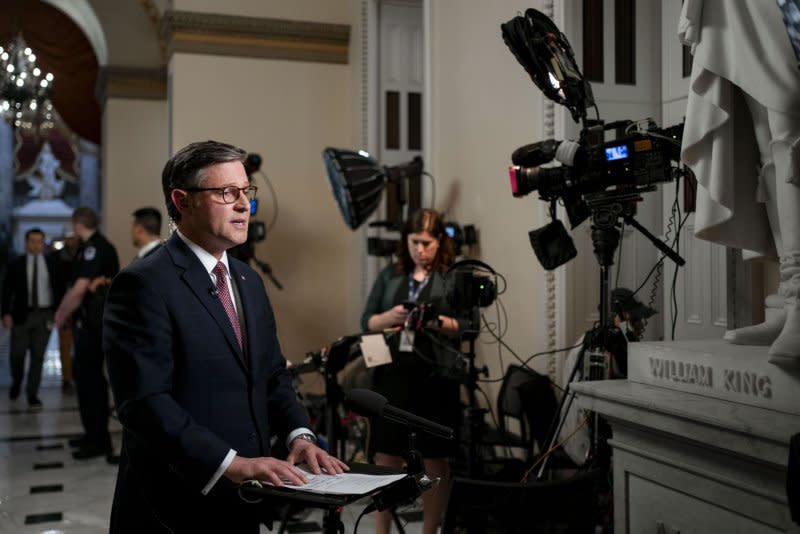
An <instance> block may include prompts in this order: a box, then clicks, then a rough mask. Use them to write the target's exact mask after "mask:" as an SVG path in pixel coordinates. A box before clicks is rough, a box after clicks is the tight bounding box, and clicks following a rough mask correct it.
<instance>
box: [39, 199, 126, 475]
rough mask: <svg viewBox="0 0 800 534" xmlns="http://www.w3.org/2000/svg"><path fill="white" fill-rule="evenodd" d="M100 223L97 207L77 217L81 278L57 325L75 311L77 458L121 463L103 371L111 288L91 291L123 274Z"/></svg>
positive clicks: (64, 301) (74, 219) (57, 316)
mask: <svg viewBox="0 0 800 534" xmlns="http://www.w3.org/2000/svg"><path fill="white" fill-rule="evenodd" d="M98 225H99V220H98V218H97V214H96V213H95V212H94V211H93V210H92V209H91V208H85V207H84V208H78V209H76V210H75V211H74V212H73V214H72V227H73V230H74V232H75V234H76V235H77V236H78V237H79V238H80V240H81V243H82V248H81V249H80V251H79V252H78V260H77V264H76V267H75V276H74V281H73V283H72V287H70V288H69V291H67V293H66V295H64V298H63V299H62V300H61V304H60V305H59V306H58V310H56V314H55V321H56V325H57V326H58V327H59V328H60V327H62V326H64V325H65V324H66V322H67V320H68V319H69V317H71V316H72V314H73V312H75V311H79V313H78V315H77V316H76V317H75V326H74V330H73V331H74V336H75V361H74V364H75V369H74V370H75V385H76V388H77V392H78V409H79V411H80V415H81V423H82V424H83V429H84V431H85V434H84V436H83V437H82V438H80V439H79V440H78V441H77V443H76V444H77V445H78V450H77V451H75V452H73V453H72V457H73V458H75V459H76V460H86V459H89V458H95V457H98V456H106V458H107V459H108V461H109V462H111V463H115V462H116V460H117V457H115V456H114V455H113V453H112V451H113V448H112V443H111V435H110V434H109V432H108V419H109V398H108V382H107V381H106V377H105V372H104V370H103V349H102V329H101V327H102V313H103V306H104V302H105V295H106V291H107V286H105V285H102V284H101V287H96V288H94V291H91V290H90V286H91V285H92V281H93V280H96V279H98V278H100V277H103V278H108V279H111V278H113V277H114V276H115V275H116V274H117V272H118V271H119V258H118V256H117V249H116V248H114V245H112V244H111V243H110V242H109V241H108V239H106V238H105V236H103V234H101V233H100V232H99V230H98Z"/></svg>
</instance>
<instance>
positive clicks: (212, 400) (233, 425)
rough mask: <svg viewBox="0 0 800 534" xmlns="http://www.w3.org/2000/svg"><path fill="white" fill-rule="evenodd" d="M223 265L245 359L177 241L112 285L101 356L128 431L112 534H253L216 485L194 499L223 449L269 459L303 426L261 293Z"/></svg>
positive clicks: (224, 487)
mask: <svg viewBox="0 0 800 534" xmlns="http://www.w3.org/2000/svg"><path fill="white" fill-rule="evenodd" d="M229 265H230V273H231V276H232V278H233V280H234V281H235V283H236V285H237V288H238V291H239V295H240V297H241V303H242V308H243V315H244V319H245V328H246V331H247V342H248V347H247V349H248V350H247V356H246V355H245V354H244V353H243V352H242V350H241V348H240V347H239V344H238V342H237V340H236V336H235V334H234V331H233V328H232V326H231V325H230V321H229V320H228V316H227V315H226V314H225V310H224V308H223V306H222V303H221V302H220V301H219V299H218V298H217V297H216V294H215V292H214V291H212V290H213V286H212V283H211V278H210V277H209V275H208V273H207V272H206V270H205V268H204V267H203V265H202V263H201V262H200V260H199V259H198V258H197V256H195V254H194V253H193V252H192V251H191V249H189V247H187V246H186V244H185V243H184V242H183V241H182V240H181V239H180V237H178V236H177V235H174V236H172V238H170V239H169V240H168V241H167V243H166V244H165V245H164V246H162V247H159V248H158V249H157V251H156V252H154V253H153V254H151V255H150V256H148V257H146V258H143V259H141V260H140V261H137V262H134V263H133V264H132V265H131V266H129V267H128V268H126V269H125V270H123V271H122V272H120V273H119V274H118V275H117V276H116V278H115V279H114V281H113V283H112V285H111V288H110V290H109V293H108V298H107V301H106V307H105V314H104V321H103V346H104V351H105V355H106V359H107V363H108V373H109V378H110V381H111V388H112V390H113V393H114V399H115V401H116V406H117V412H118V414H119V420H120V422H121V423H122V426H123V429H124V432H123V448H122V454H121V461H120V468H119V474H118V477H117V487H116V492H115V496H114V504H113V507H112V514H111V532H170V531H173V532H184V531H191V530H192V529H194V531H202V532H211V531H215V530H219V529H223V530H220V531H226V532H240V531H245V530H247V531H252V528H253V526H254V525H255V528H256V532H257V520H255V519H254V514H257V511H256V510H255V508H256V507H254V506H253V505H245V504H244V503H243V501H241V500H240V499H239V498H238V496H237V495H236V491H235V489H236V488H235V487H234V485H233V484H232V483H230V482H229V481H228V480H227V479H226V478H225V477H224V476H223V477H221V478H220V479H219V481H218V482H217V484H216V485H215V486H214V487H213V488H212V490H211V491H210V492H209V493H208V495H205V496H204V495H202V493H201V490H202V489H203V488H204V487H205V486H206V484H207V483H208V482H209V480H210V479H211V478H212V476H213V475H214V473H215V472H216V470H217V469H218V468H219V467H220V464H221V463H222V461H223V460H224V458H225V456H226V455H227V454H228V451H229V450H230V449H235V450H236V451H237V454H238V455H239V456H245V457H258V456H268V455H269V454H270V438H271V437H273V436H276V435H277V436H280V437H281V438H284V437H285V436H286V434H288V433H289V432H290V431H292V430H294V429H296V428H299V427H301V426H305V427H307V426H309V423H308V418H307V415H306V413H305V410H304V409H303V407H302V406H301V405H300V403H299V402H298V400H297V396H296V393H295V391H294V389H293V387H292V384H291V375H290V373H289V372H288V371H287V370H286V361H285V359H284V358H283V356H282V354H281V350H280V346H279V344H278V338H277V335H276V328H275V318H274V316H273V313H272V308H271V307H270V304H269V301H268V299H267V296H266V291H265V288H264V284H263V282H262V281H261V278H260V277H259V276H258V275H257V274H256V272H255V271H253V270H252V269H250V268H249V267H248V266H247V265H246V264H244V263H242V262H240V261H238V260H236V259H234V258H231V257H230V256H229ZM237 521H238V522H239V523H237ZM167 529H169V530H167ZM198 529H199V530H198Z"/></svg>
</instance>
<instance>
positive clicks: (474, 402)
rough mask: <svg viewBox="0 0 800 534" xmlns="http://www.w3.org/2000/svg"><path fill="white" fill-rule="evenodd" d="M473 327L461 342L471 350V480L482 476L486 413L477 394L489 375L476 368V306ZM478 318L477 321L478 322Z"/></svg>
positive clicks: (469, 361) (469, 410)
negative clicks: (480, 448) (480, 454)
mask: <svg viewBox="0 0 800 534" xmlns="http://www.w3.org/2000/svg"><path fill="white" fill-rule="evenodd" d="M472 315H473V318H472V321H471V323H472V325H471V328H468V329H465V330H464V331H463V332H462V334H461V341H462V342H463V341H466V342H467V343H468V346H469V348H468V349H467V353H466V357H467V379H466V383H465V384H464V385H465V387H466V389H467V403H468V408H467V409H468V412H467V421H468V425H469V426H468V428H469V430H468V431H467V475H468V476H469V478H478V476H479V475H480V474H481V468H480V467H481V466H480V463H479V459H478V445H479V444H480V442H481V436H483V433H484V424H485V423H484V420H483V415H484V414H485V413H486V410H485V409H484V408H480V407H478V398H477V395H476V394H475V393H476V391H477V390H478V378H479V376H480V375H481V374H482V375H484V376H488V375H489V370H488V369H487V367H486V366H485V365H484V366H483V367H481V368H480V369H479V368H477V367H475V340H476V339H477V337H478V334H479V332H480V331H479V329H478V328H476V327H475V325H479V324H480V322H479V321H480V307H479V306H475V308H474V311H473V312H472ZM476 318H477V320H476Z"/></svg>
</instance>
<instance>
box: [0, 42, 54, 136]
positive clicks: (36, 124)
mask: <svg viewBox="0 0 800 534" xmlns="http://www.w3.org/2000/svg"><path fill="white" fill-rule="evenodd" d="M52 90H53V75H52V74H51V73H49V72H48V73H44V72H42V70H41V69H40V68H39V67H37V66H36V54H34V53H33V51H32V50H31V49H30V48H29V47H28V45H27V44H26V43H25V40H24V39H23V38H22V33H18V34H17V36H16V37H15V38H14V39H12V41H11V43H10V44H9V45H8V48H3V47H2V46H0V117H2V118H3V119H4V120H6V121H7V122H8V123H9V124H10V125H11V126H12V127H13V128H16V129H20V130H23V131H30V132H33V133H34V134H39V133H41V132H43V131H45V130H48V129H51V128H52V127H53V125H54V115H55V111H54V110H53V104H52V103H51V102H50V94H51V92H52Z"/></svg>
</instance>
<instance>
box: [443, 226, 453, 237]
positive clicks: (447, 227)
mask: <svg viewBox="0 0 800 534" xmlns="http://www.w3.org/2000/svg"><path fill="white" fill-rule="evenodd" d="M444 231H445V232H447V235H449V236H450V237H455V236H456V229H455V228H454V227H452V226H450V225H447V224H446V225H445V226H444Z"/></svg>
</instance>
